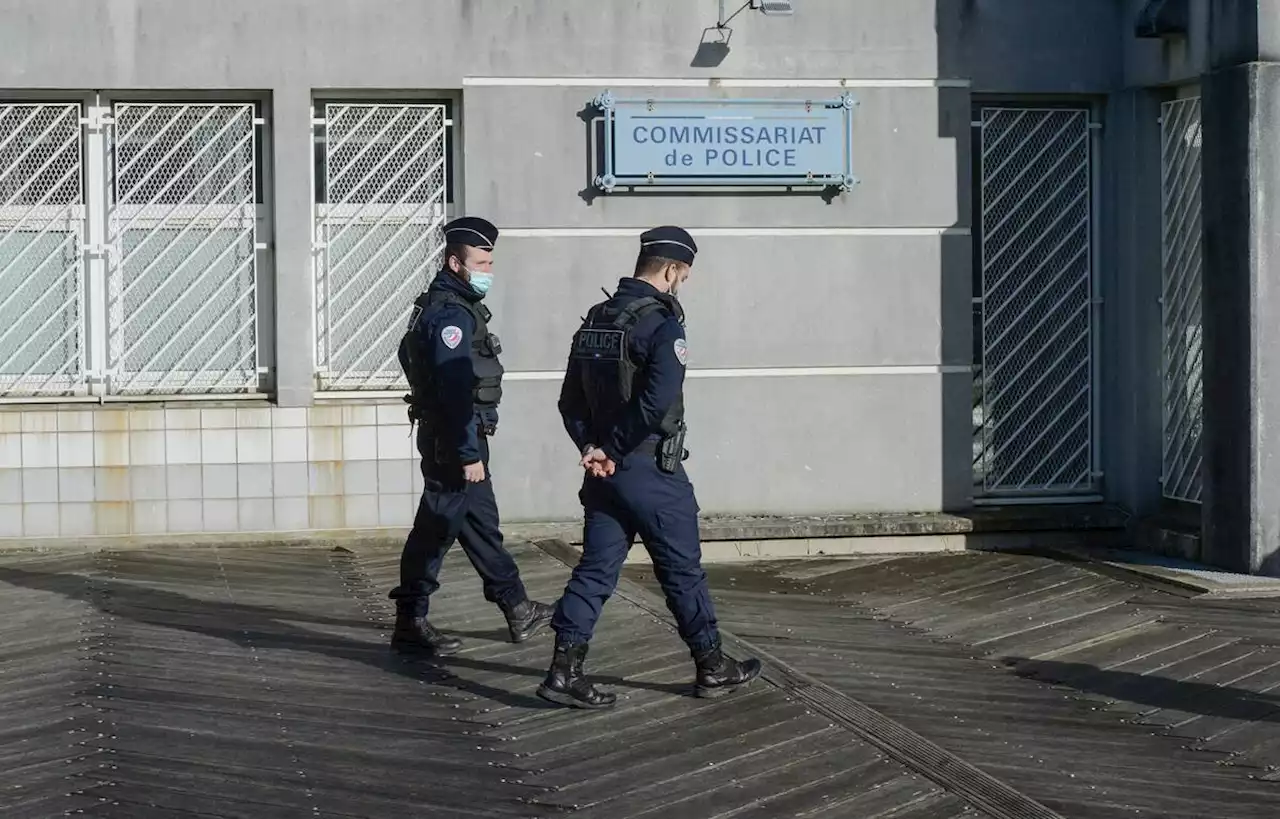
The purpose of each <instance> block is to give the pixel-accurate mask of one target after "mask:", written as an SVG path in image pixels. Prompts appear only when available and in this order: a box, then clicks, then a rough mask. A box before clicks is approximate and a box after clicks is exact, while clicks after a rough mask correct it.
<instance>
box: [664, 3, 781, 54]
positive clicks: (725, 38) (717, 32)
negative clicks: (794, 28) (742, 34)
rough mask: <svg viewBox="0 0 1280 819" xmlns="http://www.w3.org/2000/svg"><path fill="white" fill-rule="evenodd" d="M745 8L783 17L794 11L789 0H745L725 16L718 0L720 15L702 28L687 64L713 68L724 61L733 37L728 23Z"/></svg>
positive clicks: (723, 4) (723, 7) (722, 5)
mask: <svg viewBox="0 0 1280 819" xmlns="http://www.w3.org/2000/svg"><path fill="white" fill-rule="evenodd" d="M747 9H751V10H752V11H758V12H760V13H762V14H765V15H768V16H770V17H785V16H789V15H791V14H793V13H794V12H795V9H794V8H793V7H792V5H791V0H746V2H745V3H743V4H742V5H741V6H739V7H738V10H737V11H735V12H734V13H733V14H729V15H728V16H726V12H725V0H720V15H719V17H718V18H717V19H716V24H715V25H714V26H712V27H711V28H707V29H703V32H702V41H701V42H700V43H699V44H698V51H697V53H696V54H694V55H693V62H691V63H689V64H690V65H691V66H693V67H694V68H714V67H716V66H718V65H720V63H722V62H724V58H725V57H727V56H729V40H730V39H731V38H732V37H733V29H732V28H730V27H729V23H731V22H733V18H735V17H737V16H738V15H739V14H741V13H742V12H744V11H746V10H747Z"/></svg>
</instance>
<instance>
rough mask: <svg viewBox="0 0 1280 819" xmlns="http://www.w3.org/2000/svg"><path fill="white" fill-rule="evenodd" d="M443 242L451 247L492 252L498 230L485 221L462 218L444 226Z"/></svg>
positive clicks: (478, 218) (474, 217) (467, 217)
mask: <svg viewBox="0 0 1280 819" xmlns="http://www.w3.org/2000/svg"><path fill="white" fill-rule="evenodd" d="M444 240H445V242H446V243H447V244H451V245H466V246H467V247H478V248H480V249H481V250H493V248H494V245H496V244H498V229H497V228H496V227H494V224H493V223H492V222H490V221H488V220H487V219H481V218H480V217H478V216H463V217H462V218H460V219H454V220H453V221H452V222H450V223H449V224H447V225H445V226H444Z"/></svg>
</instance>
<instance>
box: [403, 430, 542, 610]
mask: <svg viewBox="0 0 1280 819" xmlns="http://www.w3.org/2000/svg"><path fill="white" fill-rule="evenodd" d="M417 444H418V453H419V454H420V455H422V475H423V478H425V488H424V489H423V492H422V500H420V501H419V502H418V514H417V515H416V516H415V517H414V520H413V529H412V530H411V531H410V532H409V537H408V538H407V539H406V540H405V544H404V552H403V553H402V554H401V555H400V585H399V586H397V587H396V588H394V589H392V591H391V598H392V599H393V600H395V601H396V609H397V610H398V611H399V612H401V613H405V614H410V615H412V616H414V617H425V616H426V614H427V610H428V607H429V602H430V598H431V595H432V594H435V592H436V590H438V589H439V588H440V582H439V576H440V566H441V564H443V563H444V556H445V554H446V553H447V552H448V551H449V548H450V547H451V546H453V543H454V541H457V542H459V543H461V544H462V550H463V552H465V553H466V555H467V558H468V559H469V560H470V561H471V565H472V566H474V567H475V570H476V573H477V574H479V575H480V579H481V581H483V583H484V598H485V599H486V600H488V601H489V602H491V603H497V604H498V605H500V606H514V605H517V604H519V603H521V602H523V601H524V600H525V599H526V598H527V597H528V595H527V593H526V592H525V588H524V583H523V582H522V581H521V580H520V570H519V569H518V568H517V567H516V562H515V560H513V559H512V558H511V553H510V552H508V551H507V549H506V547H505V546H504V545H503V543H502V530H501V528H500V522H499V517H498V501H497V498H496V497H495V496H494V493H493V481H492V478H491V476H490V475H488V474H487V473H488V471H489V441H488V439H487V438H484V437H481V439H480V451H481V455H482V457H483V459H484V465H485V473H486V474H485V479H484V480H483V481H481V482H480V483H467V482H466V481H465V480H464V479H463V477H462V466H461V465H460V464H458V463H457V462H456V461H454V462H451V463H450V462H444V463H436V460H435V440H434V439H433V438H431V437H430V435H429V434H428V433H427V432H426V430H423V429H421V428H419V430H418V439H417Z"/></svg>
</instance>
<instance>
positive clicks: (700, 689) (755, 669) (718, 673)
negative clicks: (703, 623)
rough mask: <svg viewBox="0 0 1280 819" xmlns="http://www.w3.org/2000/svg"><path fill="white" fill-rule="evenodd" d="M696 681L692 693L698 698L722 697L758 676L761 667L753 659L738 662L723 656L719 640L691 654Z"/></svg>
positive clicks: (758, 662) (757, 661)
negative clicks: (695, 669) (695, 671)
mask: <svg viewBox="0 0 1280 819" xmlns="http://www.w3.org/2000/svg"><path fill="white" fill-rule="evenodd" d="M693 661H694V663H696V664H697V666H698V681H697V683H695V684H694V688H693V692H694V694H696V695H697V696H699V697H722V696H724V695H725V694H728V693H730V692H732V691H734V690H736V689H737V688H738V687H739V686H743V685H746V684H747V683H749V682H751V681H752V680H754V679H755V678H756V677H759V676H760V671H761V669H762V666H761V665H760V661H759V660H757V659H755V658H754V657H752V658H750V659H747V660H743V661H742V662H738V661H737V660H734V659H731V658H729V657H726V656H724V652H723V651H721V650H720V640H719V639H717V640H716V642H715V643H714V644H713V645H712V646H711V647H710V648H707V649H705V650H703V651H695V652H693Z"/></svg>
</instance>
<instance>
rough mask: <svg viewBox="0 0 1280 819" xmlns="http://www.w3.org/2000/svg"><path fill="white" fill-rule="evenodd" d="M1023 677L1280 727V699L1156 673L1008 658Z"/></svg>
mask: <svg viewBox="0 0 1280 819" xmlns="http://www.w3.org/2000/svg"><path fill="white" fill-rule="evenodd" d="M1005 663H1006V664H1008V665H1010V666H1012V667H1013V668H1014V670H1015V673H1017V674H1018V675H1019V676H1022V677H1029V678H1032V679H1036V680H1040V681H1042V682H1047V683H1052V684H1054V685H1059V686H1066V687H1068V688H1073V689H1075V690H1076V691H1079V692H1080V693H1082V694H1086V695H1089V696H1094V697H1101V698H1103V699H1107V700H1115V701H1121V702H1131V703H1137V704H1139V705H1145V706H1149V709H1150V710H1152V711H1155V710H1169V711H1178V712H1183V713H1187V714H1199V715H1201V716H1206V717H1221V718H1224V719H1233V720H1241V721H1244V722H1275V723H1280V697H1277V696H1275V695H1272V694H1259V693H1256V692H1253V691H1246V690H1244V689H1241V688H1232V687H1229V686H1217V685H1209V684H1207V683H1198V682H1192V681H1180V680H1172V679H1169V678H1168V677H1161V676H1158V675H1157V674H1134V673H1132V672H1127V671H1111V670H1103V669H1100V668H1096V667H1094V666H1091V665H1084V664H1082V663H1063V662H1055V661H1053V660H1026V659H1019V658H1008V659H1006V660H1005Z"/></svg>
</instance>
